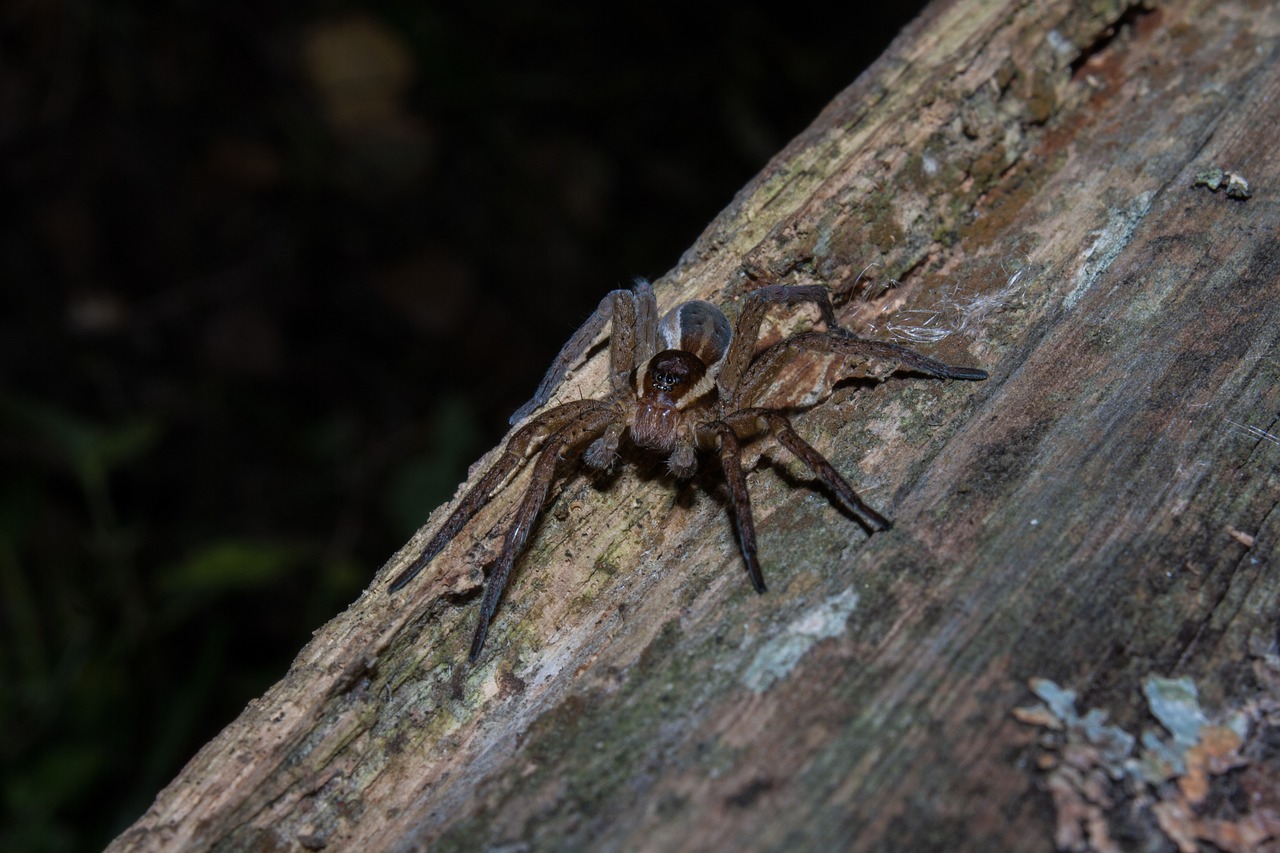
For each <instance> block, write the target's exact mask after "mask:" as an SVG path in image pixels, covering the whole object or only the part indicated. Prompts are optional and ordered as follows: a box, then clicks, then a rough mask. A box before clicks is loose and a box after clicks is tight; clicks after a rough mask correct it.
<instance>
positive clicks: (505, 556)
mask: <svg viewBox="0 0 1280 853" xmlns="http://www.w3.org/2000/svg"><path fill="white" fill-rule="evenodd" d="M583 402H584V403H587V404H590V406H591V409H590V410H588V411H586V412H584V413H583V414H582V416H581V417H580V418H578V419H577V420H575V421H574V422H572V423H570V424H568V425H566V426H565V427H564V428H563V429H562V430H560V432H558V433H556V434H555V435H553V436H552V437H551V438H550V439H548V440H547V443H546V444H545V445H544V446H543V448H542V453H541V455H540V456H539V457H538V461H537V462H536V463H535V464H534V466H533V474H532V475H531V476H530V478H529V486H528V488H527V489H525V493H524V497H522V498H521V499H520V506H519V508H518V509H517V510H516V516H515V521H513V522H512V523H511V526H510V527H509V528H507V533H506V536H504V537H503V540H502V551H501V552H500V553H499V554H498V561H497V562H496V563H494V565H493V570H492V571H491V572H490V573H489V579H488V580H487V581H486V582H485V587H484V599H483V600H482V601H481V603H480V621H479V624H477V625H476V632H475V635H474V636H473V637H472V639H471V653H470V655H469V656H468V657H469V659H470V661H471V662H472V663H475V662H476V660H478V659H479V657H480V650H481V649H482V648H483V647H484V640H485V637H487V636H488V635H489V623H490V622H491V621H492V620H493V614H494V611H496V610H497V609H498V602H499V601H500V600H501V599H502V591H503V590H504V589H506V586H507V579H508V578H509V577H510V575H511V568H512V566H514V565H515V561H516V560H517V559H519V557H520V555H521V554H523V553H524V549H525V546H527V545H528V543H529V534H530V533H532V532H533V527H534V525H535V524H537V522H538V516H540V515H541V514H542V510H543V509H545V508H546V505H547V498H548V496H549V495H550V493H551V484H552V483H553V482H555V478H556V467H557V465H559V463H560V461H561V460H562V459H563V458H564V454H565V453H566V452H568V451H571V450H573V449H575V448H578V447H581V446H582V445H583V444H585V443H586V442H587V441H588V440H590V439H591V438H592V437H593V436H596V435H599V434H600V433H601V432H602V431H603V430H605V429H607V428H608V427H609V426H610V424H612V423H614V422H616V419H617V414H618V413H617V411H616V410H615V409H614V408H613V406H610V405H608V404H606V403H602V402H600V401H598V400H584V401H583Z"/></svg>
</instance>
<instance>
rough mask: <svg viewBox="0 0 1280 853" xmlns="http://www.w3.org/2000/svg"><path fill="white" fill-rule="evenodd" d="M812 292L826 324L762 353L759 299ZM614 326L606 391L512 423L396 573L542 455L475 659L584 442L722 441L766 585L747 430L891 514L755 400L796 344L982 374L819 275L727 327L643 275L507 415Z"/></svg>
mask: <svg viewBox="0 0 1280 853" xmlns="http://www.w3.org/2000/svg"><path fill="white" fill-rule="evenodd" d="M800 303H809V304H812V305H814V306H816V307H817V309H818V311H819V313H820V314H821V315H822V321H823V323H824V325H825V326H826V330H825V331H821V332H802V333H800V334H795V335H792V336H790V337H788V338H785V339H784V340H782V341H780V342H778V343H776V344H774V345H772V346H770V347H768V348H767V349H765V350H763V351H762V352H759V353H757V352H756V351H755V350H756V343H757V339H758V338H759V334H760V323H761V321H762V320H763V319H764V313H765V311H766V310H767V309H768V308H769V307H770V306H773V305H794V304H800ZM606 325H609V326H610V332H609V381H610V391H609V393H608V394H606V395H604V396H603V397H600V398H598V399H588V400H574V401H572V402H568V403H563V404H561V405H559V406H553V407H552V408H550V409H548V410H547V411H545V412H542V413H541V414H539V415H538V416H537V417H535V418H533V419H532V420H530V421H529V422H528V423H526V424H525V425H524V426H522V427H520V429H518V430H516V431H515V433H514V434H512V436H511V439H510V441H508V442H507V446H506V447H505V448H504V449H503V451H502V454H501V455H500V456H499V457H498V459H497V461H496V462H494V463H493V464H492V465H491V466H490V467H489V469H488V470H487V471H485V472H484V474H483V475H482V476H481V477H480V479H479V481H478V482H477V483H476V485H475V486H473V487H472V488H471V490H470V491H468V492H467V494H466V495H465V496H464V497H463V498H462V500H461V501H460V502H459V503H458V505H457V507H455V508H454V510H453V513H452V514H451V515H450V516H449V517H448V518H447V519H446V520H445V522H444V524H443V525H442V526H441V527H440V529H439V530H437V531H436V533H435V535H434V536H432V537H431V540H430V541H429V542H428V543H427V547H426V548H425V549H424V550H423V552H422V553H421V554H420V555H419V556H418V557H417V558H415V559H414V560H413V562H412V563H410V564H409V566H408V567H407V568H406V569H405V570H404V571H403V572H401V573H400V574H399V575H398V576H396V578H395V580H393V581H392V582H391V586H390V591H391V592H395V591H396V590H399V589H400V588H402V587H403V586H405V585H406V584H407V583H409V581H411V580H413V578H415V577H416V576H417V575H418V573H419V572H421V571H422V569H423V567H425V566H426V565H427V563H429V562H430V561H431V559H432V558H434V557H435V555H436V554H438V553H439V552H440V550H441V549H442V548H444V546H445V545H447V544H448V543H449V542H450V541H451V540H452V539H453V537H454V536H456V535H457V534H458V531H460V530H461V529H462V528H463V526H464V525H466V523H467V522H468V521H470V520H471V518H472V517H473V516H474V515H475V514H476V513H477V512H478V511H479V510H480V508H481V507H483V506H484V505H485V504H486V503H488V501H489V500H490V499H491V498H492V497H493V495H494V494H495V492H497V491H498V490H499V489H501V488H502V487H503V486H504V485H505V484H506V482H507V481H508V479H509V478H510V477H511V475H512V474H514V472H515V471H516V470H517V469H519V468H520V467H522V466H523V465H525V464H526V463H527V462H528V460H529V459H531V458H532V457H533V456H534V455H536V456H537V461H536V462H534V463H533V473H532V475H531V476H530V479H529V485H528V487H527V488H526V489H525V493H524V496H523V497H522V498H521V500H520V505H519V507H518V508H517V510H516V516H515V520H514V521H513V522H511V524H510V526H509V527H508V528H507V532H506V534H505V536H504V537H503V542H502V550H501V552H500V553H499V555H498V560H497V562H496V563H495V564H494V567H493V571H492V572H491V573H490V575H489V580H488V583H487V584H486V585H485V591H484V600H483V602H482V604H481V607H480V623H479V625H477V626H476V632H475V636H474V638H473V639H472V642H471V660H472V661H474V660H476V658H478V657H479V655H480V650H481V648H482V647H483V646H484V640H485V637H486V635H487V634H488V631H489V623H490V621H491V620H492V618H493V613H494V611H495V610H496V609H497V607H498V601H499V599H500V598H501V597H502V591H503V589H504V588H505V587H506V584H507V578H508V577H509V576H510V574H511V569H512V566H513V565H514V564H515V561H516V560H517V559H518V558H519V557H520V555H521V554H522V553H523V552H524V549H525V546H526V545H527V544H528V541H529V535H530V532H531V531H532V530H533V527H534V525H535V523H536V522H537V520H538V516H539V514H540V513H541V512H542V510H543V509H544V508H545V507H546V505H547V503H548V500H549V498H550V494H551V486H552V484H553V483H554V482H555V480H556V476H557V467H558V463H559V462H560V461H561V460H562V459H565V458H567V457H569V456H571V455H572V454H574V453H581V457H582V460H583V462H584V464H586V465H587V467H589V468H592V469H595V470H608V469H609V468H611V467H613V464H614V463H615V461H616V460H617V458H618V455H619V454H618V448H619V446H620V444H621V441H622V439H623V437H624V435H625V436H627V437H629V439H630V442H631V444H633V445H634V446H636V447H638V448H640V449H642V450H646V451H653V452H657V453H661V454H663V455H665V456H666V460H667V467H668V469H669V470H670V471H671V473H672V474H673V475H675V476H676V477H680V478H686V477H690V476H692V475H693V474H694V472H695V471H696V470H697V463H698V451H700V450H702V451H718V455H719V458H720V463H721V465H722V466H723V468H724V474H725V482H726V484H727V485H728V489H729V502H730V507H731V510H732V515H733V522H734V526H735V528H736V530H737V533H738V542H739V545H740V546H741V548H742V557H743V560H744V561H745V562H746V564H747V572H748V574H749V575H750V577H751V582H752V584H753V585H754V586H755V588H756V590H758V591H759V592H764V590H765V585H764V576H763V575H762V574H761V571H760V565H759V562H758V560H757V558H756V533H755V522H754V521H753V519H752V515H751V501H750V498H749V496H748V494H747V484H746V476H745V475H744V473H743V470H742V462H741V454H742V442H743V441H747V440H750V439H752V438H755V437H757V436H759V435H762V434H764V433H766V432H771V433H773V434H774V436H775V437H776V438H777V439H778V442H779V443H780V444H781V445H782V446H783V447H785V448H787V450H789V451H790V452H791V453H793V454H795V455H796V457H798V458H799V459H800V460H801V461H802V462H804V464H805V465H807V466H808V467H809V469H810V470H811V471H813V473H814V474H815V475H817V477H818V478H819V479H820V480H821V481H822V482H823V483H824V484H825V485H826V486H827V488H828V489H830V490H831V491H832V492H833V493H834V494H835V495H836V496H837V497H838V498H839V499H840V501H841V502H842V503H844V504H845V505H846V506H847V507H848V508H849V509H850V510H852V511H853V512H854V513H855V514H856V515H857V517H858V518H859V520H860V521H861V522H862V523H863V524H864V526H866V527H867V528H868V529H869V530H872V531H875V530H885V529H887V528H888V527H889V521H888V519H886V518H885V517H884V516H882V515H880V513H878V512H876V511H875V510H873V509H872V508H871V507H869V506H867V505H866V504H865V503H863V501H862V499H861V498H859V497H858V494H857V492H855V491H854V490H853V487H852V486H851V485H849V482H848V481H847V480H845V478H844V477H843V476H841V475H840V473H839V472H838V471H836V469H835V468H834V467H832V465H831V463H830V462H828V461H827V460H826V458H825V457H823V456H822V454H821V453H819V452H818V451H817V450H815V449H814V448H813V447H812V446H811V445H810V444H809V443H808V442H806V441H805V440H804V439H803V438H801V437H800V436H799V435H798V434H797V433H796V431H795V430H794V429H792V427H791V422H790V421H789V420H787V418H786V416H785V415H783V414H782V413H781V412H780V411H777V410H775V409H771V408H767V407H765V406H762V405H760V403H761V397H762V396H764V393H765V392H766V391H767V390H768V388H769V383H770V381H771V379H772V377H773V376H774V374H775V373H776V371H777V369H778V367H779V365H780V364H781V363H782V361H783V360H784V359H785V358H786V357H787V356H789V355H791V354H792V353H794V352H796V351H798V350H810V351H816V352H822V353H830V354H835V355H839V356H843V357H846V358H860V359H863V360H868V359H881V360H885V361H892V362H895V363H896V364H897V365H898V366H901V367H905V368H907V369H909V370H914V371H917V372H919V373H924V374H927V375H929V376H936V377H940V378H945V379H986V378H987V374H986V372H985V371H982V370H978V369H976V368H971V367H955V366H952V365H949V364H944V363H942V362H940V361H936V360H935V359H932V358H929V357H927V356H924V355H921V354H920V353H918V352H915V351H914V350H910V349H907V348H906V347H904V346H900V345H898V344H893V343H886V342H883V341H868V340H863V339H861V338H858V337H855V336H854V335H853V333H851V332H849V331H847V330H845V329H842V328H841V327H840V325H839V324H838V323H837V322H836V318H835V311H834V309H833V308H832V307H831V301H830V299H829V298H828V296H827V291H826V290H825V289H823V288H821V287H816V286H814V287H783V286H773V287H763V288H760V289H759V290H756V291H753V292H752V293H750V294H749V295H748V296H747V299H746V302H745V304H744V305H743V309H742V313H741V315H739V317H738V322H737V325H736V326H734V327H731V326H730V325H729V321H728V320H727V319H726V318H725V316H724V314H723V313H722V312H721V311H720V309H719V308H717V307H716V306H714V305H712V304H711V303H709V302H701V301H694V302H686V303H684V304H683V305H680V306H677V307H676V308H675V309H673V310H672V311H670V312H669V313H668V314H667V315H666V316H664V317H663V318H662V319H661V321H659V320H658V310H657V302H656V301H655V299H654V296H653V290H652V289H651V288H650V286H649V283H648V282H646V281H643V280H641V281H637V282H636V284H635V287H634V288H633V289H632V290H615V291H613V292H612V293H610V294H609V295H608V296H606V297H605V298H604V300H603V301H602V302H601V303H600V307H599V308H597V309H596V311H595V313H594V314H592V315H591V318H590V319H589V320H587V322H586V323H585V324H584V325H583V327H582V328H581V329H579V330H578V331H577V333H576V334H574V336H573V337H572V338H570V339H569V342H568V343H567V344H565V346H564V349H562V350H561V351H560V355H559V356H557V357H556V360H555V362H554V363H552V365H551V369H550V370H548V371H547V375H546V376H545V377H543V380H542V384H540V385H539V386H538V390H537V392H536V393H535V394H534V396H533V399H532V400H530V401H529V402H528V403H526V404H525V405H524V406H522V407H521V408H520V410H519V411H517V412H516V413H515V414H514V415H512V416H511V423H513V424H514V423H517V422H519V421H521V420H523V419H525V418H526V417H528V416H529V415H531V414H532V413H533V412H534V411H535V410H536V409H538V408H540V407H541V406H542V405H544V404H545V403H546V402H547V401H548V400H549V399H550V398H551V395H552V394H553V393H555V391H556V389H557V388H558V387H559V386H560V383H561V382H562V381H563V380H564V377H565V374H566V372H567V371H568V370H569V368H570V367H571V366H573V365H574V364H575V363H576V362H578V361H579V360H580V359H581V358H582V357H583V356H584V355H585V354H586V352H587V350H588V349H589V348H590V347H591V345H592V343H593V342H594V341H595V339H596V338H597V337H598V336H599V335H600V333H601V332H602V331H603V330H604V327H605V326H606ZM660 346H661V347H663V349H661V350H660V349H659V347H660Z"/></svg>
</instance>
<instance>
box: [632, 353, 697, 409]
mask: <svg viewBox="0 0 1280 853" xmlns="http://www.w3.org/2000/svg"><path fill="white" fill-rule="evenodd" d="M706 372H707V368H706V365H704V364H703V363H702V361H701V360H700V359H699V358H698V357H697V356H695V355H693V354H692V353H688V352H683V351H681V350H675V349H669V350H665V351H663V352H660V353H658V354H657V355H655V356H654V357H653V361H651V362H650V363H649V369H648V370H647V371H646V372H645V391H646V392H647V393H650V394H655V393H656V394H658V395H660V396H663V397H670V398H672V399H673V400H675V399H678V398H680V397H681V396H682V395H683V394H684V392H685V391H686V390H688V387H689V386H690V385H693V384H694V383H696V382H697V381H698V380H699V379H701V378H702V377H703V376H704V375H705V374H706Z"/></svg>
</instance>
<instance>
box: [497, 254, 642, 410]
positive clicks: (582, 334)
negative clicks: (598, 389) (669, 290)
mask: <svg viewBox="0 0 1280 853" xmlns="http://www.w3.org/2000/svg"><path fill="white" fill-rule="evenodd" d="M657 315H658V303H657V300H656V299H655V298H654V295H653V288H652V287H650V286H649V282H647V281H645V280H644V279H642V278H638V279H636V280H635V285H634V287H633V288H632V289H631V290H614V291H610V292H609V293H607V294H606V295H605V297H604V299H602V300H600V304H599V305H598V306H597V307H596V310H595V311H594V312H592V314H591V316H590V317H588V318H587V321H586V322H585V323H583V324H582V327H581V328H579V329H578V331H576V332H574V334H573V337H571V338H569V340H568V341H567V342H566V343H565V345H564V346H563V347H562V348H561V349H560V353H559V354H558V355H557V356H556V358H555V361H553V362H551V367H549V368H548V369H547V373H546V375H545V376H543V377H542V381H541V382H540V383H538V390H537V391H535V392H534V394H533V398H532V399H531V400H529V402H527V403H525V404H524V405H523V406H521V407H520V408H519V409H517V410H516V411H515V414H513V415H512V416H511V419H510V421H509V423H512V424H516V423H519V422H520V421H521V420H523V419H524V418H526V417H528V416H529V415H530V414H532V413H533V412H534V411H535V410H536V409H538V408H539V407H540V406H543V405H545V404H546V402H547V401H548V400H550V399H551V396H552V395H553V394H555V392H556V389H557V388H559V387H560V383H561V382H563V381H564V378H565V375H566V374H567V373H568V372H569V368H570V367H572V366H573V365H574V364H576V363H577V362H578V361H579V360H580V359H581V358H582V357H583V356H585V355H586V353H587V349H588V348H589V347H590V346H591V342H592V341H594V340H595V339H596V336H597V335H599V334H600V332H602V331H603V330H604V327H605V325H606V324H608V325H609V327H610V330H609V381H610V384H611V385H612V387H613V390H614V391H620V390H623V389H625V388H626V387H627V386H628V384H629V383H630V381H631V371H632V369H633V368H634V367H636V366H637V365H642V364H644V363H645V361H647V360H648V359H649V358H650V356H652V355H653V353H654V348H655V346H656V341H657V327H658V316H657Z"/></svg>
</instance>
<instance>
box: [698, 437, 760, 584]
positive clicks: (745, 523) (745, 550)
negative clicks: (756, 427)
mask: <svg viewBox="0 0 1280 853" xmlns="http://www.w3.org/2000/svg"><path fill="white" fill-rule="evenodd" d="M709 426H710V428H711V429H713V430H715V432H716V433H717V434H718V435H719V436H720V465H721V466H722V467H723V468H724V480H725V483H727V484H728V486H729V510H730V514H731V515H732V516H733V526H734V529H736V530H737V531H738V545H739V546H740V547H741V549H742V559H743V562H745V563H746V564H747V574H748V575H750V576H751V585H752V586H753V587H755V589H756V592H764V591H765V590H766V589H767V587H765V585H764V574H763V573H762V572H761V571H760V560H759V559H758V558H757V556H756V554H757V551H756V523H755V520H754V518H752V515H751V495H750V493H748V492H747V478H746V475H744V474H743V473H742V444H741V443H740V442H739V441H738V436H737V435H736V434H735V433H734V431H733V427H731V426H729V424H727V423H725V422H724V421H716V422H715V423H713V424H710V425H709Z"/></svg>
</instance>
